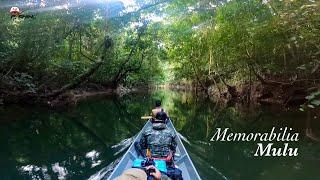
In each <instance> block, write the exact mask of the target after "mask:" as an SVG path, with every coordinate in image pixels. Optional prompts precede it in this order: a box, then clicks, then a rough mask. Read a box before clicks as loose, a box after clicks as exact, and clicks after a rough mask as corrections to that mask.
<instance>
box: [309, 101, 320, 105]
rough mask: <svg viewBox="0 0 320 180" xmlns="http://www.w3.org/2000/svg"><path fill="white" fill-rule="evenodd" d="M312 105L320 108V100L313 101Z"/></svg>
mask: <svg viewBox="0 0 320 180" xmlns="http://www.w3.org/2000/svg"><path fill="white" fill-rule="evenodd" d="M311 104H313V105H315V106H319V105H320V100H312V101H311Z"/></svg>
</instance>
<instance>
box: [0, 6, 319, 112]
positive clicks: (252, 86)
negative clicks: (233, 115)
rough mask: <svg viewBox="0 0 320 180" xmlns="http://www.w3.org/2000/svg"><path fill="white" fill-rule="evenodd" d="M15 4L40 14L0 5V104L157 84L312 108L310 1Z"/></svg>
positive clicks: (315, 90) (314, 31)
mask: <svg viewBox="0 0 320 180" xmlns="http://www.w3.org/2000/svg"><path fill="white" fill-rule="evenodd" d="M21 3H22V4H23V3H25V4H24V5H25V6H26V7H28V6H30V7H28V8H29V9H28V11H39V12H41V13H38V14H37V18H33V19H19V18H14V19H11V18H10V14H9V13H8V12H7V10H6V9H3V8H2V9H0V21H1V22H2V25H1V27H0V31H1V34H0V39H1V42H0V104H8V103H30V104H32V103H40V104H44V105H49V106H53V107H54V106H56V105H57V106H58V105H60V104H69V103H70V102H72V101H76V100H74V99H79V98H81V97H88V96H93V95H94V94H109V93H118V94H120V95H121V94H123V93H127V92H129V91H131V90H139V89H140V88H142V89H149V88H151V89H153V88H154V87H153V86H155V84H164V85H163V86H162V85H160V86H158V87H159V88H160V87H166V88H172V89H182V90H186V89H189V90H192V91H194V92H195V93H196V94H198V93H202V94H203V93H204V95H205V96H206V97H209V98H212V99H215V100H221V101H226V102H235V103H242V104H281V105H283V106H284V107H288V106H297V107H300V108H301V110H302V111H303V110H305V109H307V108H311V109H314V108H316V107H319V106H320V47H319V44H320V29H319V27H320V13H319V6H320V4H319V3H318V2H315V1H308V0H302V1H258V0H232V1H221V2H220V1H211V0H204V1H190V2H182V3H181V2H180V1H179V0H173V1H170V2H167V1H161V0H160V1H154V2H140V3H138V4H136V6H137V7H136V8H134V10H133V12H126V6H125V5H124V4H123V3H122V2H120V1H119V2H118V1H110V2H104V3H100V4H95V3H92V4H86V2H77V3H76V4H73V5H72V6H70V7H69V8H68V9H58V10H54V11H53V10H50V7H56V6H58V5H60V4H57V3H58V2H54V3H52V4H50V3H48V4H46V5H44V6H46V8H45V9H42V8H44V7H41V6H37V5H35V4H34V5H30V3H29V1H22V2H21ZM79 3H80V4H79ZM47 7H48V8H47ZM110 7H114V8H111V9H109V8H110ZM115 7H117V8H115ZM160 7H161V8H160ZM46 9H49V10H46ZM106 9H109V10H110V12H109V11H108V13H106ZM155 12H156V13H155Z"/></svg>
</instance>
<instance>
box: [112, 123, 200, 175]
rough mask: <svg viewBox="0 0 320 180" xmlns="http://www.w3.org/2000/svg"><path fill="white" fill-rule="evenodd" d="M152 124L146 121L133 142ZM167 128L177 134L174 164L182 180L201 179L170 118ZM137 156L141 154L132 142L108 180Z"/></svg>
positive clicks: (126, 167) (128, 165) (138, 139)
mask: <svg viewBox="0 0 320 180" xmlns="http://www.w3.org/2000/svg"><path fill="white" fill-rule="evenodd" d="M150 126H152V123H151V122H150V121H148V122H147V123H146V124H145V125H144V127H143V128H142V130H141V131H140V132H139V134H138V135H137V137H136V138H135V141H134V142H139V141H140V139H141V136H142V132H143V131H144V130H146V129H147V128H148V127H150ZM167 126H168V128H171V129H173V130H174V131H175V133H176V135H177V138H176V139H177V148H176V155H175V162H174V164H175V165H176V166H178V168H179V169H181V171H182V177H183V179H184V180H189V179H190V180H191V179H192V180H197V179H201V178H200V176H199V174H198V172H197V170H196V168H195V167H194V165H193V163H192V161H191V159H190V156H189V154H188V153H187V151H186V149H185V147H184V145H183V143H182V141H181V139H180V137H179V135H178V133H177V131H176V129H175V128H174V126H173V124H172V122H171V120H169V121H168V123H167ZM137 158H141V156H139V155H138V153H137V151H136V150H135V147H134V143H132V144H131V146H130V147H129V149H128V150H127V152H126V153H125V154H124V155H123V157H122V159H121V160H120V162H119V163H118V165H117V166H116V167H115V169H114V171H113V172H112V174H111V175H110V176H109V177H108V180H112V179H115V178H116V177H118V176H120V175H121V174H122V172H123V171H124V170H126V169H129V168H131V166H132V164H133V161H134V160H135V159H137Z"/></svg>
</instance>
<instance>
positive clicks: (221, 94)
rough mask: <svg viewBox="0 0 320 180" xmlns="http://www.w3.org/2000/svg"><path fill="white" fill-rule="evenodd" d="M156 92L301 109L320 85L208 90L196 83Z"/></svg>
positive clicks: (248, 84)
mask: <svg viewBox="0 0 320 180" xmlns="http://www.w3.org/2000/svg"><path fill="white" fill-rule="evenodd" d="M155 89H173V90H183V91H186V90H187V91H193V92H194V93H196V94H198V93H200V94H203V93H205V94H206V95H207V96H208V98H210V99H213V100H218V101H223V102H234V103H241V104H278V105H283V106H285V107H287V106H296V107H298V106H300V105H303V104H305V103H307V102H308V98H307V97H308V96H309V95H310V94H312V93H315V92H318V91H320V83H319V82H316V81H314V82H312V81H290V82H283V81H281V80H273V81H265V82H261V81H252V82H245V83H234V84H232V85H231V84H227V83H216V84H210V85H206V86H205V87H203V86H201V85H199V84H197V83H195V84H192V83H190V82H189V83H177V84H174V83H173V84H166V85H159V86H157V87H156V88H155Z"/></svg>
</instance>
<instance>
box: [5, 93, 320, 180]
mask: <svg viewBox="0 0 320 180" xmlns="http://www.w3.org/2000/svg"><path fill="white" fill-rule="evenodd" d="M155 99H161V100H162V102H163V107H164V108H165V109H166V111H167V112H168V114H169V115H170V117H171V118H172V120H173V123H174V125H175V127H176V129H177V131H179V134H178V135H179V137H180V138H181V139H182V140H183V142H184V144H185V146H186V148H187V151H188V152H189V154H190V156H191V159H192V160H193V162H194V164H195V166H196V168H197V170H198V171H199V174H200V176H201V177H202V178H203V179H277V178H279V177H286V178H287V179H302V178H304V179H313V177H315V176H316V175H317V174H318V173H317V172H318V164H319V162H320V154H319V152H320V146H319V142H318V141H317V138H319V135H320V121H319V118H318V117H315V116H313V115H312V114H310V113H306V112H299V111H297V110H294V109H282V108H281V107H279V106H262V107H250V108H248V107H243V106H239V105H233V106H225V105H223V104H219V103H216V102H213V101H209V100H208V99H207V98H205V97H201V96H194V95H192V94H191V93H188V92H174V91H165V90H159V91H155V92H152V93H150V94H146V93H145V94H144V93H140V94H133V95H125V96H123V97H115V96H113V97H108V96H107V97H103V96H102V97H96V98H90V99H87V100H84V101H82V102H80V103H79V104H78V105H77V106H75V107H68V108H66V109H60V110H48V109H46V108H42V107H21V106H10V107H2V108H1V109H0V115H1V116H0V117H1V119H0V132H1V136H0V145H1V147H2V149H1V154H0V159H1V161H0V174H1V176H2V178H3V179H50V178H51V179H92V180H96V179H104V178H106V177H107V176H108V175H109V174H110V173H111V172H112V170H113V168H114V167H115V165H116V164H117V163H118V161H119V160H120V158H121V156H122V155H123V154H124V152H125V151H126V150H127V148H128V147H129V146H130V144H131V143H132V142H133V140H134V138H135V135H136V134H137V133H138V132H139V131H140V129H141V128H142V127H143V125H144V123H145V121H143V120H140V117H141V116H142V115H148V114H149V112H150V109H151V107H152V106H153V102H154V100H155ZM273 126H275V127H286V126H287V127H292V128H293V129H294V131H296V132H299V133H300V135H299V139H300V140H299V142H296V143H290V146H292V147H298V148H299V156H298V157H291V158H286V157H279V158H271V157H266V158H263V157H254V156H253V154H254V153H255V150H256V148H257V144H256V142H219V141H218V142H211V141H210V139H211V137H212V136H213V135H214V133H215V131H216V128H218V127H221V128H229V129H230V131H232V132H270V129H271V127H273ZM275 144H277V143H275ZM278 145H281V143H278ZM248 169H249V170H250V171H248Z"/></svg>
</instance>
